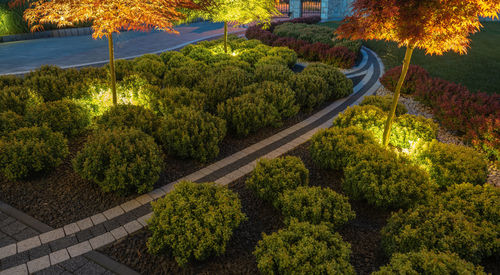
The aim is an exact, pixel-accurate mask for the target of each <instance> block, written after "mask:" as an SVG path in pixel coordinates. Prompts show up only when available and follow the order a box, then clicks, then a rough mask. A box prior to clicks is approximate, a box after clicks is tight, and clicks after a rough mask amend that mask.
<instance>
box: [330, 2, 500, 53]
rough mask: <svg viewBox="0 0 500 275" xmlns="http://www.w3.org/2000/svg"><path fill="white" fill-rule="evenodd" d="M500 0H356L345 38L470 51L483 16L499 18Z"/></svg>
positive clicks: (344, 27)
mask: <svg viewBox="0 0 500 275" xmlns="http://www.w3.org/2000/svg"><path fill="white" fill-rule="evenodd" d="M499 11H500V0H356V1H355V2H354V4H353V15H352V16H349V17H347V18H346V19H344V24H343V25H341V26H340V27H339V28H338V29H337V34H338V35H339V36H340V37H342V38H351V39H367V40H371V39H376V40H388V41H394V42H397V43H398V44H399V46H407V47H415V48H420V49H425V50H426V52H427V53H428V54H437V55H440V54H443V53H444V52H447V51H455V52H458V53H461V54H463V53H466V52H467V48H468V47H469V44H470V38H469V36H470V34H472V33H475V32H477V31H479V29H480V28H481V27H482V25H481V23H480V22H479V17H491V18H497V13H498V12H499Z"/></svg>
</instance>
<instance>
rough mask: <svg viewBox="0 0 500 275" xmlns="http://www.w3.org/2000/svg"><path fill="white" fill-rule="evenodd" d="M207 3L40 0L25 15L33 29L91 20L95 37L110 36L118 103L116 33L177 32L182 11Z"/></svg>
mask: <svg viewBox="0 0 500 275" xmlns="http://www.w3.org/2000/svg"><path fill="white" fill-rule="evenodd" d="M18 1H22V0H18ZM206 3H208V2H199V1H198V3H197V4H196V3H194V2H193V1H192V0H50V1H46V0H39V1H37V2H34V3H32V4H30V8H28V9H27V10H26V11H25V12H24V18H25V20H27V21H28V23H29V24H30V25H31V26H32V28H31V30H32V31H36V30H38V29H41V28H42V25H43V24H46V23H55V24H57V26H58V27H65V26H71V25H73V24H75V23H78V22H87V21H90V22H92V29H93V34H92V37H93V38H94V39H98V38H102V37H104V36H106V37H107V38H108V44H109V67H110V78H111V90H112V93H113V104H115V105H116V104H117V95H116V75H115V66H114V47H113V33H119V32H120V31H122V30H137V31H150V30H153V29H157V30H162V31H166V32H170V33H177V31H175V30H174V24H175V23H176V22H177V21H179V20H181V19H183V18H184V15H183V12H182V11H183V10H186V9H201V8H203V7H204V5H206Z"/></svg>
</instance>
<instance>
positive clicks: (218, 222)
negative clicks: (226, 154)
mask: <svg viewBox="0 0 500 275" xmlns="http://www.w3.org/2000/svg"><path fill="white" fill-rule="evenodd" d="M152 205H153V217H152V218H151V219H150V220H149V222H148V223H149V230H151V232H152V236H151V237H150V238H149V240H148V242H147V246H148V251H149V252H150V253H153V254H158V253H170V254H171V255H172V256H174V258H175V260H176V261H177V263H178V264H179V265H180V266H184V265H186V264H187V263H188V262H189V261H190V260H192V259H196V260H199V261H201V260H205V259H207V258H208V257H210V256H212V255H217V256H219V255H222V254H224V253H225V251H226V244H227V242H228V241H229V240H230V239H231V236H232V235H233V231H234V229H236V228H237V227H238V226H239V225H240V224H241V223H242V222H243V221H245V220H246V216H245V214H243V213H242V212H241V203H240V200H239V199H238V196H237V195H236V194H235V193H234V192H232V191H231V190H229V189H228V188H226V187H221V186H218V185H216V184H214V183H193V182H187V181H183V182H180V183H178V184H176V185H175V188H174V190H173V191H172V192H170V193H168V194H167V195H166V196H165V197H164V198H161V199H159V200H158V201H156V202H153V203H152Z"/></svg>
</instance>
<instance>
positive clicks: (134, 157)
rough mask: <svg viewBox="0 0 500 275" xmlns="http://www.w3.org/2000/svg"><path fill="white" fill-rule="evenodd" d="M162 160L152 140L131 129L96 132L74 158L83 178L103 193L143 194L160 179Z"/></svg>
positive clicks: (76, 170)
mask: <svg viewBox="0 0 500 275" xmlns="http://www.w3.org/2000/svg"><path fill="white" fill-rule="evenodd" d="M162 166H163V158H162V156H161V151H160V148H159V147H158V145H156V143H155V142H154V139H153V138H152V137H150V136H149V135H147V134H145V133H143V132H142V131H140V130H137V129H134V128H114V129H110V130H104V129H101V130H98V131H97V132H96V133H95V134H94V135H93V136H92V137H91V138H90V139H89V140H88V141H87V143H86V144H85V146H84V147H83V149H82V150H81V151H80V152H78V154H77V155H76V157H75V158H74V159H73V169H74V170H75V172H76V173H78V174H79V175H80V176H81V177H82V178H84V179H87V180H90V181H93V182H95V183H96V184H98V185H99V186H100V187H101V189H102V190H103V191H104V192H119V193H122V194H125V193H130V192H138V193H144V192H148V191H151V190H152V189H153V185H154V184H155V183H156V181H157V180H158V178H159V177H160V172H161V170H162Z"/></svg>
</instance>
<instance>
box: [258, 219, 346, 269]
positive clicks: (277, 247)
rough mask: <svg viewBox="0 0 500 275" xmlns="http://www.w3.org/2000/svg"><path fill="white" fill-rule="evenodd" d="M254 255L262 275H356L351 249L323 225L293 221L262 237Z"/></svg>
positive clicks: (337, 235)
mask: <svg viewBox="0 0 500 275" xmlns="http://www.w3.org/2000/svg"><path fill="white" fill-rule="evenodd" d="M253 254H254V255H255V257H256V258H257V267H258V268H259V271H260V272H261V273H262V274H270V275H275V274H276V275H277V274H332V275H333V274H347V275H348V274H355V272H354V268H353V267H352V266H351V264H350V263H349V260H350V255H351V246H350V245H349V243H347V242H344V241H343V240H342V237H341V236H340V234H339V233H336V232H335V233H334V232H332V230H331V228H329V227H328V226H326V225H324V224H320V225H312V224H309V223H307V222H297V221H292V222H291V223H290V225H289V226H288V227H287V228H285V229H281V230H279V231H278V232H274V233H272V234H271V235H266V234H263V236H262V240H260V241H259V243H258V244H257V247H256V248H255V251H254V253H253Z"/></svg>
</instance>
